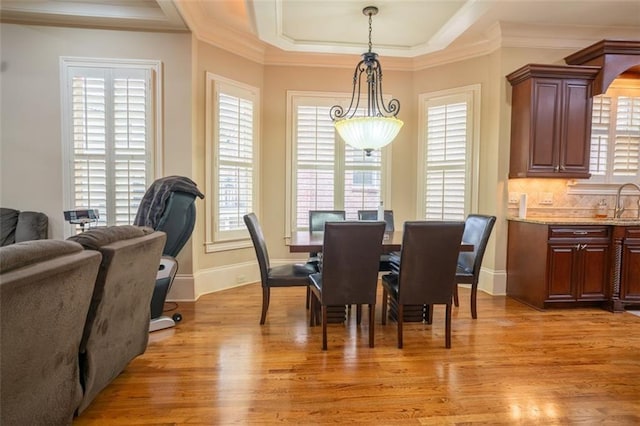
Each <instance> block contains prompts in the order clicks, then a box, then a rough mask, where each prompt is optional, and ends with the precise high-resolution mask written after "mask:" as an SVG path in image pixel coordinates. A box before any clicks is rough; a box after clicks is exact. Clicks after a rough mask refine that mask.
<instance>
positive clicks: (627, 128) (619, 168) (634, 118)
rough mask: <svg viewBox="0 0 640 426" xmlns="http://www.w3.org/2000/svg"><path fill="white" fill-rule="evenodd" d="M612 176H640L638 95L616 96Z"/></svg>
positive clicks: (639, 98)
mask: <svg viewBox="0 0 640 426" xmlns="http://www.w3.org/2000/svg"><path fill="white" fill-rule="evenodd" d="M617 107H618V108H617V114H616V126H615V129H616V134H615V142H614V145H613V176H614V177H618V176H621V177H624V178H626V179H627V180H628V179H629V178H633V177H635V178H638V177H640V168H639V164H638V162H639V159H640V97H630V96H620V97H618V103H617Z"/></svg>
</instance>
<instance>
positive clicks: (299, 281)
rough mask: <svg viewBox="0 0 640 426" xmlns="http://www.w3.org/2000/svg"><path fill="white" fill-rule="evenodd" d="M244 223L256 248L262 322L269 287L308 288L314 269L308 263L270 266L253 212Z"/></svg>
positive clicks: (245, 218) (266, 306) (269, 294)
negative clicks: (260, 287)
mask: <svg viewBox="0 0 640 426" xmlns="http://www.w3.org/2000/svg"><path fill="white" fill-rule="evenodd" d="M244 223H245V225H247V228H248V229H249V235H251V241H253V246H254V248H255V250H256V257H257V258H258V266H259V267H260V281H261V282H262V314H261V316H260V324H264V322H265V319H266V317H267V310H268V309H269V299H270V296H271V291H270V290H271V287H294V286H301V287H307V292H308V288H309V274H311V273H313V272H315V269H314V268H313V267H312V266H311V265H309V264H299V263H291V264H285V265H279V266H274V267H272V266H271V264H270V263H269V253H268V251H267V243H266V241H265V239H264V234H263V233H262V228H261V227H260V223H259V222H258V218H257V217H256V215H255V213H249V214H247V215H245V216H244Z"/></svg>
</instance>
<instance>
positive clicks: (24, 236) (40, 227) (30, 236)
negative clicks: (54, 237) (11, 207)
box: [16, 212, 49, 243]
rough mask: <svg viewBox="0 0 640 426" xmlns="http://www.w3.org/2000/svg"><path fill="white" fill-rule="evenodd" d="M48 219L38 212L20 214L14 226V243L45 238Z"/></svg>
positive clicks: (47, 229)
mask: <svg viewBox="0 0 640 426" xmlns="http://www.w3.org/2000/svg"><path fill="white" fill-rule="evenodd" d="M48 231H49V218H48V217H47V215H46V214H44V213H40V212H20V214H19V215H18V224H17V225H16V242H17V243H19V242H22V241H31V240H42V239H45V238H47V233H48Z"/></svg>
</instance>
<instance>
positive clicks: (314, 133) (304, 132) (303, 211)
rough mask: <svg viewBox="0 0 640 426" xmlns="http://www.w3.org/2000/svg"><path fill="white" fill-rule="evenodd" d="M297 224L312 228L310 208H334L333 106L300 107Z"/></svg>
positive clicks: (334, 137)
mask: <svg viewBox="0 0 640 426" xmlns="http://www.w3.org/2000/svg"><path fill="white" fill-rule="evenodd" d="M296 118H297V120H296V121H297V125H296V149H295V153H296V156H295V182H296V186H295V189H294V191H295V200H296V204H295V205H296V217H295V223H296V227H297V228H298V229H300V228H307V229H308V227H309V210H334V209H335V208H337V207H336V204H335V184H336V182H335V175H336V170H335V169H336V132H335V129H334V127H333V122H332V121H331V118H329V107H323V106H313V105H299V106H298V107H297V109H296Z"/></svg>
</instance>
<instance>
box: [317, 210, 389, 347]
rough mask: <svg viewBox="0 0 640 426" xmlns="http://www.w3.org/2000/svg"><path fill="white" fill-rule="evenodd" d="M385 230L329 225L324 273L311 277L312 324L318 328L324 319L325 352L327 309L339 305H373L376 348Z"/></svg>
mask: <svg viewBox="0 0 640 426" xmlns="http://www.w3.org/2000/svg"><path fill="white" fill-rule="evenodd" d="M384 226H385V225H384V223H383V222H352V221H345V222H327V223H326V224H325V231H324V245H323V258H322V270H321V271H320V272H317V273H315V274H312V275H310V276H309V280H310V283H311V285H310V289H311V294H312V297H311V309H310V312H311V320H310V324H311V325H317V324H318V319H319V317H320V318H321V320H322V349H323V350H327V307H328V306H339V305H342V306H345V305H352V304H355V305H369V347H371V348H372V347H373V346H374V319H375V305H376V288H377V284H378V262H379V259H380V253H382V238H383V236H384ZM320 311H321V313H320ZM358 322H359V321H358Z"/></svg>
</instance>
